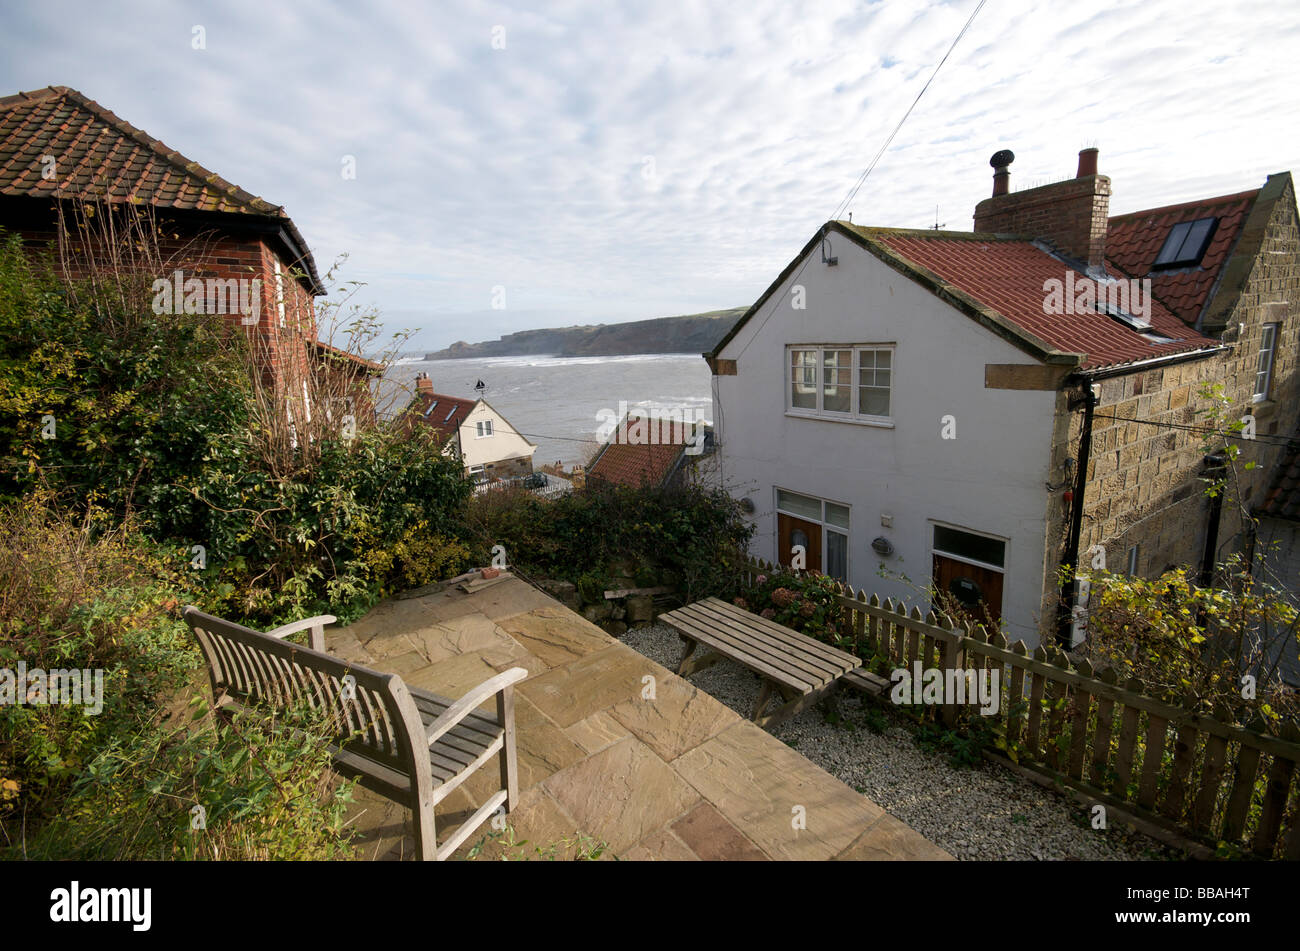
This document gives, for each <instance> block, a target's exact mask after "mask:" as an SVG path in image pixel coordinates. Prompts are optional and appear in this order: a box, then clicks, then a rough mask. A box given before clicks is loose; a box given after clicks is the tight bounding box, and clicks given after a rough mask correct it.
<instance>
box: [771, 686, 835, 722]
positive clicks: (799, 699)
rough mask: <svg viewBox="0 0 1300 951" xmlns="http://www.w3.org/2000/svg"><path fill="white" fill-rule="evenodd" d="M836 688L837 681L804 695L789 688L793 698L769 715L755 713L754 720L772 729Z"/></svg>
mask: <svg viewBox="0 0 1300 951" xmlns="http://www.w3.org/2000/svg"><path fill="white" fill-rule="evenodd" d="M764 685H765V686H766V682H765V683H764ZM834 689H835V681H832V682H831V683H828V684H827V685H826V686H825V687H820V688H818V689H817V690H812V691H809V692H808V693H805V694H802V695H799V694H796V693H795V691H793V690H789V691H788V696H792V697H793V699H789V700H788V702H786V703H785V704H783V705H782V706H780V707H777V708H776V709H775V710H773V711H772V713H771V714H770V715H768V716H765V717H760V716H759V715H758V713H755V714H754V722H755V723H756V724H758V725H759V726H761V727H762V728H763V729H764V730H771V729H772V728H773V727H775V726H777V725H778V724H780V723H783V722H785V721H786V720H788V719H790V718H791V717H793V716H797V715H798V714H800V713H803V711H805V710H807V709H808V708H809V707H811V706H812V705H813V704H815V703H816V702H817V701H818V700H821V699H822V698H823V697H825V696H826V695H827V694H828V693H830V692H831V691H832V690H834ZM781 692H782V694H783V695H787V691H786V690H782V691H781Z"/></svg>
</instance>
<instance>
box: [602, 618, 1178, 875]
mask: <svg viewBox="0 0 1300 951" xmlns="http://www.w3.org/2000/svg"><path fill="white" fill-rule="evenodd" d="M622 640H623V642H624V643H625V644H627V645H628V646H629V647H631V648H633V649H634V650H636V651H637V652H638V653H641V654H644V655H645V656H646V657H649V658H650V659H651V660H654V661H657V662H658V663H660V664H663V665H664V666H665V667H667V668H668V669H669V670H675V669H676V667H677V662H678V660H679V659H680V658H681V650H682V648H681V641H680V640H679V639H678V637H677V633H676V632H675V631H673V630H672V629H671V628H669V627H668V626H667V625H663V624H653V625H650V626H648V627H642V628H637V629H635V630H632V631H628V632H627V634H625V635H624V636H623V638H622ZM690 680H691V683H693V684H695V686H697V687H699V688H700V689H701V690H704V691H706V692H708V693H709V694H711V695H712V696H713V697H715V698H717V699H718V700H719V701H721V702H722V703H725V704H726V705H727V706H729V707H730V708H731V709H733V710H735V711H736V712H737V713H739V714H740V715H741V716H743V717H746V718H748V717H749V716H751V715H752V714H753V712H754V704H755V703H756V702H757V700H758V691H759V686H760V682H759V679H758V677H757V676H755V675H754V674H753V673H751V672H750V671H748V670H746V669H745V668H744V667H741V666H740V665H739V664H736V663H733V662H732V661H729V660H723V661H720V662H718V663H717V664H714V665H713V666H712V667H708V668H706V669H704V670H702V671H699V672H698V673H695V674H692V675H691V678H690ZM831 703H832V704H833V705H834V708H835V709H836V710H837V711H838V713H839V714H840V717H841V722H840V723H839V725H836V724H832V723H830V722H828V720H827V716H826V712H827V710H829V709H830V707H828V706H827V705H825V704H822V705H819V707H817V708H813V709H810V710H805V711H804V712H803V713H801V714H799V715H798V716H796V717H793V718H792V719H790V720H787V721H786V722H785V723H783V724H781V725H780V726H779V727H777V728H776V730H774V731H773V736H775V737H776V738H777V739H779V740H781V741H783V742H784V743H786V744H788V745H789V746H790V747H792V748H793V749H796V750H798V751H799V752H800V753H802V754H803V755H804V756H806V757H808V759H810V760H812V761H813V762H814V763H816V764H817V765H818V766H820V767H821V768H822V769H824V770H826V771H827V772H829V773H831V774H832V775H834V776H837V777H839V778H840V779H841V780H842V781H843V782H844V783H846V784H847V785H849V786H852V787H853V788H854V789H856V790H857V791H858V792H860V793H862V794H863V795H865V796H866V797H867V798H868V799H870V800H872V801H873V802H875V803H876V804H877V805H879V806H880V807H881V808H883V809H884V810H886V811H887V812H889V813H890V814H891V815H893V816H895V817H897V818H898V819H900V820H902V821H903V822H905V823H907V824H908V825H909V826H911V827H912V828H913V829H915V830H916V831H918V832H920V833H921V834H922V835H924V836H925V837H926V838H928V839H929V840H930V841H932V842H934V843H936V844H938V845H939V846H941V847H942V848H944V849H946V850H947V851H948V852H950V853H951V854H952V855H954V856H956V857H957V858H959V859H986V860H987V859H1024V860H1033V859H1087V860H1098V859H1109V860H1120V861H1132V860H1139V859H1170V858H1177V857H1178V856H1177V854H1176V853H1174V852H1172V851H1171V850H1169V849H1167V848H1165V847H1164V846H1162V845H1161V844H1160V843H1159V842H1156V841H1155V840H1154V839H1150V838H1148V837H1147V836H1144V835H1141V834H1140V833H1136V832H1129V831H1128V830H1126V829H1122V828H1118V827H1117V826H1116V825H1114V824H1112V826H1111V828H1110V829H1108V830H1105V831H1101V830H1094V829H1092V828H1091V825H1090V822H1089V816H1088V813H1087V811H1086V810H1085V809H1084V807H1083V806H1081V805H1079V804H1078V803H1076V802H1074V801H1073V800H1072V799H1068V798H1066V797H1064V796H1061V795H1059V794H1057V793H1055V792H1052V791H1051V790H1048V789H1044V788H1042V787H1041V786H1038V785H1037V784H1035V783H1033V782H1031V781H1029V780H1027V779H1024V778H1022V777H1020V776H1017V775H1016V774H1014V773H1012V772H1011V771H1010V770H1008V769H1005V768H1004V767H1002V766H999V765H998V764H996V763H988V762H985V763H983V764H982V765H981V766H979V767H976V768H973V769H972V768H958V767H954V766H951V765H950V764H949V762H948V758H947V756H946V755H945V754H944V753H942V752H926V751H924V750H922V749H920V748H919V747H918V746H917V745H916V742H915V740H914V739H913V729H912V728H911V726H910V722H909V721H908V720H906V719H905V718H904V717H903V716H902V715H901V714H899V713H897V712H895V711H893V710H890V709H888V707H886V706H884V705H881V704H879V703H873V702H872V701H870V700H867V699H866V697H865V696H863V695H862V694H860V693H858V692H857V691H854V690H843V691H837V696H836V697H835V698H834V699H833V700H832V701H831ZM873 708H874V709H876V710H881V711H883V712H884V715H885V718H886V721H887V722H888V724H889V726H888V727H887V728H886V729H885V731H884V732H883V733H876V732H874V731H872V730H871V729H869V728H868V727H867V726H866V714H867V712H868V711H869V710H870V709H873Z"/></svg>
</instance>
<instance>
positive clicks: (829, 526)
mask: <svg viewBox="0 0 1300 951" xmlns="http://www.w3.org/2000/svg"><path fill="white" fill-rule="evenodd" d="M796 349H797V348H796ZM808 349H811V348H808ZM831 349H834V348H833V347H832V348H831ZM782 492H789V493H790V494H791V495H802V496H803V497H804V498H805V499H812V500H814V501H816V502H819V503H821V513H822V514H821V517H820V518H809V517H808V516H807V515H803V514H801V513H799V512H795V511H792V510H790V509H783V508H781V493H782ZM827 505H838V506H839V507H840V508H843V509H848V510H849V528H845V527H843V526H842V525H836V524H835V523H834V522H829V521H827V520H826V506H827ZM772 510H773V512H775V513H776V514H775V515H773V518H775V519H776V520H777V522H778V523H779V522H780V516H782V515H788V516H790V517H791V518H797V519H799V520H801V521H804V522H813V523H815V524H817V525H820V526H821V529H822V551H821V560H822V574H828V572H827V571H826V569H827V567H829V564H830V534H831V532H834V533H835V534H837V535H843V536H844V583H845V584H848V583H849V566H850V563H851V559H852V557H853V546H852V545H850V544H849V540H850V539H851V538H852V536H851V535H850V534H849V531H850V529H851V528H852V527H853V506H852V505H849V504H848V503H847V502H836V501H835V500H834V499H824V498H822V497H821V496H819V495H809V494H808V493H807V492H797V491H795V490H794V489H786V488H782V487H781V486H773V487H772ZM774 537H775V539H776V544H777V546H778V547H779V546H780V544H781V529H780V525H779V524H778V525H777V526H776V531H775V534H774ZM780 556H781V553H780V552H779V551H778V552H777V559H776V560H777V563H778V564H779V563H780V561H781V557H780ZM832 577H833V576H832Z"/></svg>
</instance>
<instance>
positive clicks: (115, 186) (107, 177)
mask: <svg viewBox="0 0 1300 951" xmlns="http://www.w3.org/2000/svg"><path fill="white" fill-rule="evenodd" d="M44 155H50V156H53V157H54V158H55V159H56V162H57V165H56V171H57V175H58V177H57V179H56V180H50V179H46V178H44V177H43V176H42V171H43V169H44V165H43V164H42V162H41V157H42V156H44ZM0 194H4V195H12V196H26V197H38V198H39V197H45V196H49V197H57V198H84V199H96V200H105V201H109V202H113V203H119V204H125V203H127V202H143V203H147V204H150V205H152V206H153V207H155V208H163V209H174V210H177V211H191V210H193V211H211V212H221V213H223V214H230V215H238V216H246V217H249V218H258V219H276V220H279V221H281V222H282V224H283V227H284V228H285V230H286V231H287V232H288V233H289V234H290V235H291V236H292V238H293V240H294V241H295V242H296V243H297V245H298V248H299V249H300V250H301V253H302V255H303V259H302V262H301V264H302V267H303V269H304V270H305V271H306V272H307V275H308V278H309V280H310V282H311V284H312V286H313V287H314V288H316V289H319V288H320V278H319V276H318V275H317V273H316V264H315V261H314V260H313V259H312V256H311V252H310V251H309V250H308V249H307V243H306V242H305V241H304V240H303V239H302V235H300V234H299V233H298V230H297V228H296V227H295V226H294V224H293V222H292V221H291V220H290V219H289V216H288V215H286V214H285V211H284V209H283V208H281V207H280V206H278V205H273V204H271V203H270V202H268V201H265V200H263V199H261V198H258V197H257V196H256V195H254V194H252V193H250V192H246V191H244V189H242V188H240V187H238V186H237V185H233V184H231V183H230V182H228V181H226V180H225V179H224V178H222V177H221V176H219V175H217V174H216V173H214V172H210V171H208V170H207V169H206V168H204V167H203V166H202V165H199V164H198V163H197V162H192V161H190V160H189V159H187V158H185V157H184V156H183V155H181V154H180V153H179V152H177V151H175V150H174V149H171V148H168V147H167V146H166V145H164V144H163V143H162V142H159V141H158V140H157V139H155V138H153V137H151V136H149V135H147V134H146V133H144V132H143V131H141V130H140V129H137V128H136V127H135V126H133V125H131V124H130V123H128V122H126V121H125V120H123V119H120V118H118V117H117V116H116V115H114V114H113V113H112V112H109V111H108V110H107V109H105V108H104V107H103V106H101V105H99V103H97V102H94V101H93V100H90V99H87V98H86V97H85V96H83V95H82V94H81V93H79V92H77V91H76V90H75V89H69V88H67V87H66V86H49V87H46V88H45V89H39V90H35V91H33V92H20V93H17V94H16V95H12V96H3V97H0Z"/></svg>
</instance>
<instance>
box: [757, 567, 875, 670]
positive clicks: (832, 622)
mask: <svg viewBox="0 0 1300 951" xmlns="http://www.w3.org/2000/svg"><path fill="white" fill-rule="evenodd" d="M840 591H841V589H840V584H839V582H838V581H836V580H835V579H834V578H832V577H830V576H829V575H824V574H821V573H820V572H809V571H802V572H795V571H789V570H784V569H782V570H780V571H776V572H774V573H773V574H771V575H759V576H758V577H757V578H755V579H754V583H753V585H751V586H750V587H749V588H748V589H747V590H745V591H743V592H742V594H741V598H740V600H742V601H744V605H742V606H743V607H745V609H746V610H748V611H753V612H754V613H755V614H758V615H761V616H762V617H765V618H768V619H770V620H773V621H776V622H777V623H778V624H783V625H785V626H786V627H788V628H791V629H793V630H796V631H799V632H800V633H803V634H807V635H808V636H809V637H815V638H817V639H818V640H820V641H824V642H825V643H827V644H830V645H832V646H834V647H839V648H841V649H843V650H849V651H852V650H853V627H852V625H851V624H850V623H849V622H848V621H847V620H846V619H845V617H844V612H843V611H842V610H841V608H840V606H839V603H838V602H837V601H836V598H837V597H838V595H839V594H840Z"/></svg>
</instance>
